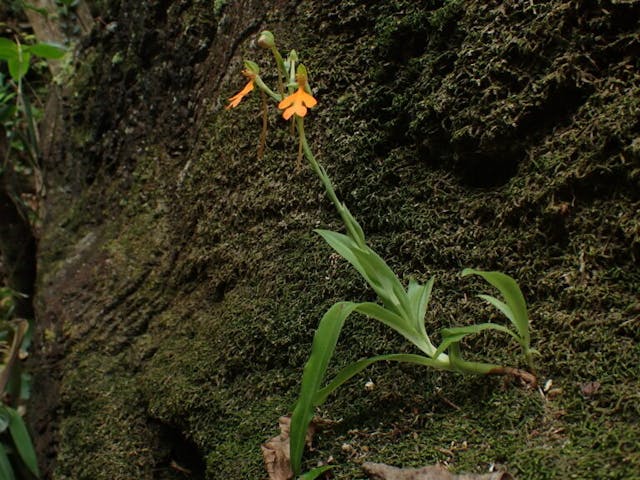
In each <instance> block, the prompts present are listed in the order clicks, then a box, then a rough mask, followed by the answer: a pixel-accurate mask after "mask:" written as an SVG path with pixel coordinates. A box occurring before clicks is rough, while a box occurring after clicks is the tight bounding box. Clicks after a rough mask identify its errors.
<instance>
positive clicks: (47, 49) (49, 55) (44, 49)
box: [25, 42, 67, 60]
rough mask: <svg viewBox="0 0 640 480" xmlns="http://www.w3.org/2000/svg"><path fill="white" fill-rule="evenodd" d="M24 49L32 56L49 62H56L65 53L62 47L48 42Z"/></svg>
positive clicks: (65, 50)
mask: <svg viewBox="0 0 640 480" xmlns="http://www.w3.org/2000/svg"><path fill="white" fill-rule="evenodd" d="M25 49H28V51H29V52H31V53H32V54H33V55H37V56H38V57H42V58H46V59H50V60H58V59H60V58H62V57H64V55H65V53H67V49H66V48H65V47H64V46H63V45H59V44H57V43H50V42H46V43H45V42H41V43H36V44H35V45H29V46H28V47H25Z"/></svg>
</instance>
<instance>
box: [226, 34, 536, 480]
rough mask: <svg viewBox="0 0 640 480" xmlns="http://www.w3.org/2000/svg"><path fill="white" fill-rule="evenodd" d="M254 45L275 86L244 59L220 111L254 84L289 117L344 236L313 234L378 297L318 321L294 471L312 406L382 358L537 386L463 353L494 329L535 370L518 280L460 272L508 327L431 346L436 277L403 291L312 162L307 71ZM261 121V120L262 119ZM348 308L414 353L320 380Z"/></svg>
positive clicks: (445, 333)
mask: <svg viewBox="0 0 640 480" xmlns="http://www.w3.org/2000/svg"><path fill="white" fill-rule="evenodd" d="M258 45H260V46H261V47H263V48H266V49H268V50H270V51H271V52H272V54H273V56H274V58H275V62H276V65H277V71H278V89H277V90H278V91H277V92H275V91H273V90H272V89H271V88H269V87H268V86H267V85H266V84H265V83H264V81H263V80H262V78H261V76H260V68H259V67H258V65H257V64H256V63H254V62H252V61H245V62H244V66H245V69H244V70H243V72H242V74H243V75H244V76H245V77H246V78H247V79H248V83H247V84H246V85H245V86H244V88H243V89H242V90H241V91H240V92H238V93H237V94H236V95H234V96H232V97H231V98H229V104H228V105H227V107H226V108H227V109H230V108H235V107H237V106H238V105H239V104H240V102H241V101H242V100H243V99H244V98H245V97H246V96H247V95H249V94H250V93H251V92H252V91H253V90H254V89H255V88H256V87H257V88H258V89H259V90H260V91H261V92H264V94H266V96H268V97H270V98H271V99H272V100H273V101H274V102H276V103H277V106H278V108H279V109H280V110H282V116H283V118H284V119H285V120H291V121H292V122H293V124H294V125H295V130H296V131H297V137H298V142H299V147H300V148H299V152H300V154H301V155H304V157H305V158H306V160H307V162H308V164H309V166H310V167H311V169H312V170H313V171H314V172H315V173H316V175H317V176H318V178H319V179H320V181H321V182H322V184H323V186H324V189H325V191H326V193H327V196H328V197H329V199H330V200H331V202H332V203H333V205H334V206H335V208H336V210H337V211H338V214H339V215H340V217H341V219H342V221H343V223H344V227H345V230H346V233H339V232H334V231H330V230H321V229H319V230H316V232H317V233H318V234H319V235H320V236H321V237H322V238H323V239H324V240H325V241H326V242H327V243H328V244H329V245H330V246H331V248H333V249H334V250H335V251H336V252H337V253H338V254H339V255H340V256H342V257H343V258H344V259H346V260H347V261H348V262H349V263H350V264H351V265H352V266H353V267H354V268H355V269H356V270H357V271H358V272H359V273H360V275H361V276H362V277H363V278H364V280H365V281H366V282H367V283H368V284H369V286H370V287H371V288H372V289H373V290H374V291H375V292H376V294H377V296H378V299H379V301H380V302H379V303H375V302H361V303H356V302H348V301H343V302H338V303H336V304H335V305H333V306H332V307H331V308H330V309H329V310H328V311H327V313H326V314H325V315H324V316H323V317H322V319H321V320H320V323H319V325H318V328H317V330H316V333H315V335H314V338H313V344H312V347H311V355H310V356H309V360H308V361H307V363H306V365H305V367H304V372H303V375H302V385H301V388H300V395H299V397H298V400H297V402H296V404H295V407H294V409H293V414H292V417H291V430H290V442H291V447H290V449H291V450H290V454H291V467H292V470H293V472H294V474H295V475H300V473H301V470H302V468H301V467H302V455H303V449H304V445H305V435H306V432H307V429H308V426H309V424H310V422H311V420H312V418H313V414H314V410H315V408H316V407H317V406H319V405H321V404H322V403H323V402H325V401H326V399H327V398H328V397H329V395H331V393H333V392H334V391H335V390H336V389H337V388H338V387H340V386H341V385H342V384H344V383H345V382H346V381H348V380H349V379H351V378H352V377H353V376H355V375H357V374H358V373H360V372H361V371H362V370H364V369H365V368H367V367H368V366H369V365H371V364H372V363H375V362H378V361H383V360H385V361H397V362H409V363H414V364H418V365H423V366H427V367H433V368H437V369H440V370H449V371H454V372H460V373H466V374H479V375H496V374H497V375H512V376H515V377H518V378H520V379H521V380H523V381H524V382H526V383H528V384H535V382H536V378H535V376H534V375H533V374H532V373H530V372H527V371H524V370H519V369H517V368H513V367H506V366H501V365H495V364H492V363H482V362H474V361H467V360H465V359H464V358H463V356H462V353H461V341H462V340H463V338H465V337H466V336H467V335H471V334H475V333H478V332H481V331H483V330H497V331H499V332H503V333H505V334H507V335H509V336H511V337H513V338H514V339H515V340H516V342H517V343H518V344H519V345H520V347H521V348H522V351H523V353H524V356H525V359H526V362H527V364H528V366H529V368H530V370H533V362H532V354H533V353H534V352H535V350H533V349H532V348H531V346H530V341H531V339H530V333H529V318H528V314H527V306H526V302H525V299H524V296H523V295H522V292H521V290H520V288H519V286H518V284H517V283H516V281H515V280H514V279H513V278H511V277H509V276H508V275H505V274H504V273H500V272H487V271H480V270H472V269H466V270H464V271H463V272H462V275H463V276H467V275H477V276H480V277H481V278H483V279H484V280H485V281H487V282H488V283H489V284H490V285H492V286H493V287H495V288H496V289H497V290H498V291H499V292H500V294H501V296H502V298H501V299H499V298H496V297H494V296H491V295H484V294H483V295H479V297H480V298H482V299H483V300H485V301H486V302H488V303H489V304H490V305H493V306H494V307H496V308H497V309H498V310H499V311H500V312H501V313H502V314H504V315H505V316H506V317H507V319H508V320H509V322H510V323H511V327H508V326H505V325H502V324H496V323H481V324H476V325H469V326H463V327H456V328H445V329H443V330H441V332H440V336H441V343H440V344H439V345H438V346H436V345H435V344H434V343H433V341H432V338H431V337H430V336H429V335H428V334H427V331H426V326H425V321H424V320H425V315H426V313H427V308H428V305H429V299H430V296H431V291H432V288H433V283H434V279H433V278H431V279H430V280H429V281H428V282H426V283H425V284H420V283H418V282H416V281H414V280H410V281H409V285H408V286H407V287H406V288H405V287H404V286H403V285H402V283H401V281H400V280H399V278H398V277H397V275H396V274H395V273H394V272H393V271H392V270H391V268H389V266H388V265H387V264H386V262H385V261H384V260H383V259H382V258H381V257H380V256H379V255H378V254H377V253H376V252H375V251H374V250H373V249H372V248H371V247H370V246H369V245H368V244H367V240H366V238H365V234H364V231H363V229H362V227H361V226H360V224H359V223H358V222H357V221H356V219H355V218H354V217H353V215H352V214H351V212H350V211H349V209H348V208H347V206H346V205H345V204H344V203H342V202H341V201H340V200H339V198H338V196H337V194H336V192H335V189H334V186H333V184H332V182H331V179H330V178H329V176H328V175H327V173H326V171H325V169H324V168H323V167H322V165H320V164H319V163H318V161H317V159H316V158H315V156H314V154H313V152H312V151H311V148H310V146H309V143H308V141H307V137H306V136H305V129H304V118H305V117H306V115H307V114H308V112H309V109H310V108H313V107H314V106H316V104H317V101H316V99H315V98H314V97H313V94H312V91H311V88H310V86H309V78H308V72H307V69H306V68H305V66H304V65H303V64H302V63H299V61H298V55H297V53H296V52H295V50H293V51H291V52H290V53H289V55H288V56H287V57H286V58H283V57H282V56H281V54H280V52H279V50H278V49H277V47H276V43H275V39H274V36H273V34H272V33H271V32H268V31H264V32H262V33H261V34H260V37H259V39H258ZM265 119H266V116H265ZM264 124H265V125H266V121H265V122H264ZM261 143H263V142H261ZM354 312H357V313H360V314H363V315H365V316H367V317H369V318H372V319H375V320H378V321H380V322H382V323H383V324H385V325H387V326H388V327H390V328H391V329H393V330H395V331H396V332H398V333H399V334H400V335H402V336H403V337H404V338H405V339H407V340H408V341H409V342H411V343H412V344H413V345H414V346H415V347H416V348H417V349H418V351H419V352H420V353H419V354H387V355H378V356H374V357H371V358H366V359H363V360H360V361H358V362H355V363H353V364H351V365H349V366H347V367H345V368H344V369H342V370H341V371H340V372H338V374H337V375H336V376H335V377H334V378H333V379H332V380H331V381H329V382H328V383H326V384H324V383H323V382H324V378H325V374H326V371H327V368H328V365H329V362H330V360H331V357H332V356H333V353H334V351H335V348H336V344H337V341H338V337H339V336H340V332H341V330H342V326H343V325H344V322H345V320H346V319H347V317H348V316H349V315H350V314H351V313H354ZM305 478H308V477H305Z"/></svg>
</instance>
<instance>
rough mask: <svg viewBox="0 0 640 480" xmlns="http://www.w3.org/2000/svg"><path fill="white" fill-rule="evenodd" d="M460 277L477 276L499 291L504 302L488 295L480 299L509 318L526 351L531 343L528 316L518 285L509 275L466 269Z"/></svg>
mask: <svg viewBox="0 0 640 480" xmlns="http://www.w3.org/2000/svg"><path fill="white" fill-rule="evenodd" d="M462 275H463V276H466V275H479V276H481V277H482V278H484V279H485V280H486V281H487V282H489V283H490V284H491V285H493V286H494V287H495V288H497V289H498V290H499V291H500V293H501V294H502V297H503V299H504V302H501V301H500V300H498V299H497V298H494V297H490V296H488V295H484V296H482V297H481V298H483V299H484V300H485V301H488V302H489V303H491V304H492V305H494V306H495V307H497V308H498V309H499V310H500V311H501V312H503V313H504V314H505V315H506V316H507V318H509V320H510V321H511V323H513V325H514V327H515V328H516V330H517V331H518V334H519V335H520V338H521V340H522V341H521V344H522V345H523V347H524V348H525V350H528V349H529V345H530V342H531V337H530V334H529V316H528V314H527V303H526V301H525V299H524V295H522V291H521V290H520V287H519V286H518V283H517V282H516V281H515V280H514V279H513V278H511V277H510V276H509V275H506V274H504V273H501V272H483V271H480V270H473V269H470V268H467V269H465V270H463V271H462ZM490 299H491V300H490ZM509 312H510V314H509Z"/></svg>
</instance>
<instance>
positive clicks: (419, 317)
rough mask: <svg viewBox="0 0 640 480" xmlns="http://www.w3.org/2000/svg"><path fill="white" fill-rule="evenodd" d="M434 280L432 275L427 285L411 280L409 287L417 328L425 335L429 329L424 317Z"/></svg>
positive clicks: (408, 291) (408, 294) (408, 292)
mask: <svg viewBox="0 0 640 480" xmlns="http://www.w3.org/2000/svg"><path fill="white" fill-rule="evenodd" d="M434 281H435V278H434V277H431V278H430V279H429V281H428V282H427V283H426V284H425V285H420V284H419V283H418V282H416V281H415V280H409V288H408V289H407V296H408V297H409V303H410V304H411V311H412V313H413V315H414V316H415V318H414V322H415V326H416V329H418V330H419V331H421V332H422V333H423V334H424V335H425V336H427V331H426V329H425V325H424V317H425V315H426V314H427V308H428V307H429V299H430V298H431V291H432V290H433V282H434ZM427 338H428V337H427Z"/></svg>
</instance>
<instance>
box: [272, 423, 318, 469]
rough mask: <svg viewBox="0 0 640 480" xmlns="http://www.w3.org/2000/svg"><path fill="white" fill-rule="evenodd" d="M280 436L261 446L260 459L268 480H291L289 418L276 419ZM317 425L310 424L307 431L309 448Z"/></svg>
mask: <svg viewBox="0 0 640 480" xmlns="http://www.w3.org/2000/svg"><path fill="white" fill-rule="evenodd" d="M278 425H279V427H280V434H279V435H278V436H276V437H273V438H272V439H271V440H269V441H267V442H266V443H264V444H262V446H261V447H260V449H261V450H262V458H263V459H264V466H265V468H266V469H267V473H268V474H269V480H290V479H292V478H293V470H291V455H290V450H289V448H290V446H289V431H290V427H291V417H289V416H285V417H280V418H279V419H278ZM316 426H317V423H316V422H315V421H314V422H311V423H310V424H309V430H307V436H306V439H305V440H306V442H307V446H308V447H309V448H311V441H312V439H313V435H314V433H315V431H316Z"/></svg>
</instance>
